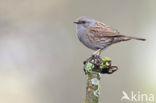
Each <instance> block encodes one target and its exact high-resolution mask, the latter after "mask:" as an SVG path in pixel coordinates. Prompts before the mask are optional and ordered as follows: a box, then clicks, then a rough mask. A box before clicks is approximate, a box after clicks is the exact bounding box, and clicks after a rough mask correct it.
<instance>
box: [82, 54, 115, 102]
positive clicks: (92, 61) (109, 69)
mask: <svg viewBox="0 0 156 103" xmlns="http://www.w3.org/2000/svg"><path fill="white" fill-rule="evenodd" d="M117 69H118V68H117V67H116V66H111V59H110V58H108V57H106V58H104V59H103V58H100V57H98V56H95V55H94V56H92V57H90V58H89V59H88V60H87V61H85V63H84V71H85V74H86V77H87V87H86V99H85V103H99V96H100V78H101V74H104V73H107V74H111V73H113V72H115V71H116V70H117Z"/></svg>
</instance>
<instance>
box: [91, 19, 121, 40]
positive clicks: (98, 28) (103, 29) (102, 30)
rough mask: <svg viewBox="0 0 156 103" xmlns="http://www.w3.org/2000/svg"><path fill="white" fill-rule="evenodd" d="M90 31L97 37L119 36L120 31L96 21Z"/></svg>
mask: <svg viewBox="0 0 156 103" xmlns="http://www.w3.org/2000/svg"><path fill="white" fill-rule="evenodd" d="M89 32H90V33H92V34H93V35H94V36H95V37H101V38H102V37H113V36H119V32H118V31H117V30H116V29H114V28H113V27H111V26H107V25H105V24H103V23H100V22H96V23H95V24H94V26H92V27H91V28H90V31H89Z"/></svg>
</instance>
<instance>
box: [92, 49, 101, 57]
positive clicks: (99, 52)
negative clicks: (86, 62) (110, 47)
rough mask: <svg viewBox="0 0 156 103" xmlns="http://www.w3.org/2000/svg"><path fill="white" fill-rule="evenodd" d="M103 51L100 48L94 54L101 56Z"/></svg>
mask: <svg viewBox="0 0 156 103" xmlns="http://www.w3.org/2000/svg"><path fill="white" fill-rule="evenodd" d="M101 52H102V49H98V50H96V51H95V52H94V53H93V54H92V55H98V56H100V54H101Z"/></svg>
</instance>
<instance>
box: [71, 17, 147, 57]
mask: <svg viewBox="0 0 156 103" xmlns="http://www.w3.org/2000/svg"><path fill="white" fill-rule="evenodd" d="M74 23H75V24H77V36H78V38H79V40H80V41H81V42H82V43H83V44H84V45H85V46H87V47H88V48H90V49H92V50H96V51H95V52H94V53H93V55H97V54H98V55H100V54H101V52H102V50H104V49H105V48H107V47H108V46H110V45H112V44H114V43H118V42H121V41H127V40H131V39H136V40H142V41H145V40H146V39H144V38H138V37H132V36H126V35H121V34H120V32H118V31H117V30H116V29H114V28H112V27H111V26H107V25H106V24H104V23H101V22H99V21H96V20H94V19H89V18H87V17H80V18H78V19H77V21H75V22H74Z"/></svg>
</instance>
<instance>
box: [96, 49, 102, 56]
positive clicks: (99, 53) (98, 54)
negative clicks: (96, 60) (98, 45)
mask: <svg viewBox="0 0 156 103" xmlns="http://www.w3.org/2000/svg"><path fill="white" fill-rule="evenodd" d="M101 52H102V49H100V50H99V52H98V53H97V56H99V57H100V55H101Z"/></svg>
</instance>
